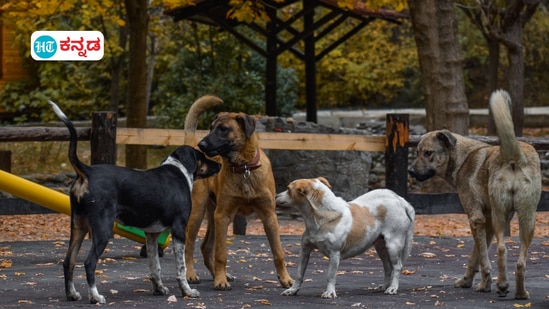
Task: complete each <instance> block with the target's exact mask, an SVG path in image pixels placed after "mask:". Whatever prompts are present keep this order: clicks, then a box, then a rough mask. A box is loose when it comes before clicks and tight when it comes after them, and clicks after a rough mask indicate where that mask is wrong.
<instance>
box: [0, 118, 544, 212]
mask: <svg viewBox="0 0 549 309" xmlns="http://www.w3.org/2000/svg"><path fill="white" fill-rule="evenodd" d="M98 113H99V114H96V115H94V116H93V118H94V119H95V120H94V121H93V122H92V125H93V126H94V128H89V127H88V128H82V127H79V128H76V129H77V135H78V139H79V140H87V141H90V140H91V139H96V140H97V141H96V142H94V141H92V142H91V143H90V144H91V145H92V150H91V151H92V161H94V162H96V163H109V162H112V160H113V159H112V158H115V155H114V154H113V155H111V156H108V155H106V154H105V153H106V152H116V150H115V149H116V144H140V145H164V146H168V145H182V144H183V143H184V139H185V132H184V130H162V129H136V128H115V127H114V126H115V125H116V119H115V118H113V117H115V116H114V115H113V114H109V112H103V113H102V112H98ZM386 123H387V126H386V127H387V131H386V134H385V135H374V136H364V135H343V134H314V133H280V132H277V133H275V132H259V138H260V146H261V147H262V148H265V149H291V150H341V151H367V152H378V153H385V173H386V187H387V188H390V189H392V190H394V191H395V192H398V193H399V194H400V195H402V196H404V197H406V199H407V200H408V201H409V202H410V203H411V204H412V205H414V208H415V209H416V213H418V214H444V213H462V212H463V208H462V206H461V203H460V201H459V198H458V196H457V194H456V193H443V194H427V193H410V192H407V185H408V182H407V179H408V175H407V162H408V148H410V147H416V145H417V143H418V141H419V139H420V136H416V135H409V130H408V115H403V114H388V115H387V118H386ZM92 132H96V133H92ZM206 133H207V131H203V130H202V131H197V134H196V135H197V137H198V138H201V137H202V136H204V135H206ZM102 134H106V135H107V136H103V137H101V136H100V135H102ZM472 138H475V139H477V140H481V141H483V142H486V143H489V144H497V142H498V139H497V137H494V136H491V137H479V136H477V137H472ZM518 139H519V140H521V141H525V142H527V143H530V144H531V145H533V146H534V147H535V148H536V149H537V150H544V151H547V150H549V138H525V137H519V138H518ZM68 140H69V132H68V131H67V129H66V128H65V127H25V128H23V127H1V128H0V142H10V141H68ZM326 141H330V142H326ZM109 149H110V150H109ZM97 154H101V155H100V156H99V157H96V156H97ZM94 158H96V159H94ZM109 158H110V159H109ZM16 208H17V209H19V210H20V211H26V213H32V212H33V210H30V208H28V207H27V206H24V205H20V204H18V205H17V206H16ZM12 209H13V208H12ZM538 211H549V191H543V192H542V196H541V200H540V203H539V205H538ZM0 213H2V209H0ZM18 213H21V212H18ZM2 214H7V213H5V212H3V213H2Z"/></svg>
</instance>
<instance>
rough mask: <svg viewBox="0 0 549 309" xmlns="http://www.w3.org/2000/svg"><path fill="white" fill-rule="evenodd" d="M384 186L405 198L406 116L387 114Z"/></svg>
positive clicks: (406, 184)
mask: <svg viewBox="0 0 549 309" xmlns="http://www.w3.org/2000/svg"><path fill="white" fill-rule="evenodd" d="M386 119H387V120H386V122H387V125H386V135H387V142H386V145H385V186H386V187H387V188H388V189H391V190H393V191H395V192H396V193H397V194H399V195H400V196H403V197H405V196H406V194H407V191H408V190H407V189H408V146H407V144H406V143H407V142H408V138H409V135H410V133H409V123H408V114H387V118H386Z"/></svg>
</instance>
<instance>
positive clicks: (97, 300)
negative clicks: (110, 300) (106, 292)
mask: <svg viewBox="0 0 549 309" xmlns="http://www.w3.org/2000/svg"><path fill="white" fill-rule="evenodd" d="M106 302H107V301H106V300H105V297H103V295H99V294H97V295H93V296H90V304H104V303H106Z"/></svg>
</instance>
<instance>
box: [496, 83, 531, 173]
mask: <svg viewBox="0 0 549 309" xmlns="http://www.w3.org/2000/svg"><path fill="white" fill-rule="evenodd" d="M510 108H511V97H510V96H509V94H508V93H507V91H505V90H496V91H494V92H493V93H492V95H491V96H490V109H491V111H492V115H493V117H494V123H495V125H496V131H497V134H498V138H499V143H500V146H501V155H502V157H503V159H504V161H506V162H509V161H513V160H514V161H520V160H522V159H523V153H522V151H521V150H520V147H519V144H518V142H517V138H516V136H515V129H514V126H513V119H512V117H511V111H510Z"/></svg>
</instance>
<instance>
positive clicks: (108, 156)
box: [90, 112, 117, 165]
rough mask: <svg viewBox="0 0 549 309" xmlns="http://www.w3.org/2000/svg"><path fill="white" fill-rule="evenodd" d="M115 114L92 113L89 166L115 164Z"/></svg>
mask: <svg viewBox="0 0 549 309" xmlns="http://www.w3.org/2000/svg"><path fill="white" fill-rule="evenodd" d="M116 120H117V117H116V113H115V112H93V113H92V129H91V136H90V147H91V164H92V165H93V164H113V165H114V164H116Z"/></svg>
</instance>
